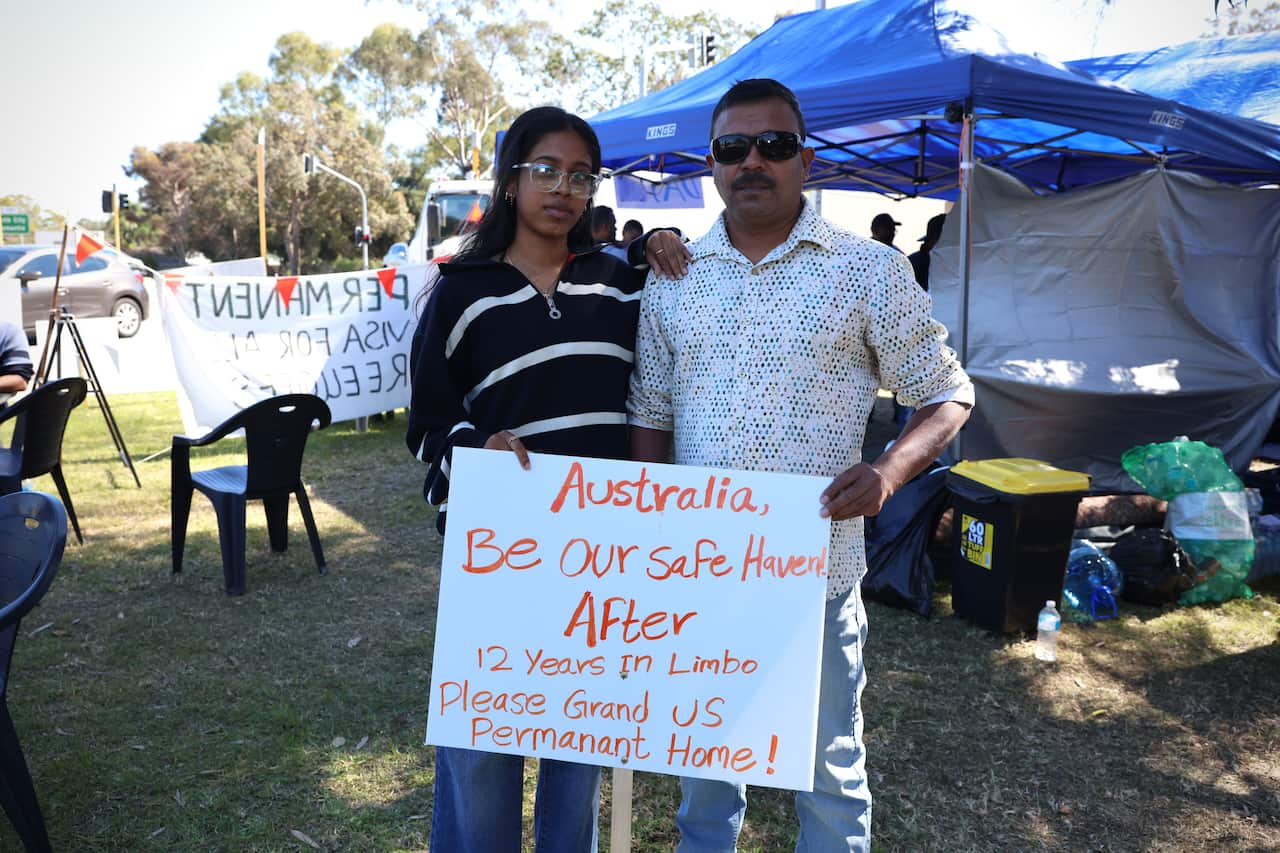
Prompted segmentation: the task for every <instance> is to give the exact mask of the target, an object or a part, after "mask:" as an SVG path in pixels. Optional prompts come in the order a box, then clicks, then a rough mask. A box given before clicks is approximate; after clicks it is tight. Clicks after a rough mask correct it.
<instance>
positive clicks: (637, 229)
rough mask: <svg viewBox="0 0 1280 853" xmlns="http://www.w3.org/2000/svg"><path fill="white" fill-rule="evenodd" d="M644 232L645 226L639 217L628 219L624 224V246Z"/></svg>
mask: <svg viewBox="0 0 1280 853" xmlns="http://www.w3.org/2000/svg"><path fill="white" fill-rule="evenodd" d="M643 233H644V226H643V225H641V224H640V220H638V219H628V220H627V221H626V223H625V224H624V225H623V226H622V246H623V248H626V247H627V246H630V245H631V243H632V241H633V240H635V239H636V238H637V237H639V236H640V235H641V234H643Z"/></svg>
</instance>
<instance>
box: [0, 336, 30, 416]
mask: <svg viewBox="0 0 1280 853" xmlns="http://www.w3.org/2000/svg"><path fill="white" fill-rule="evenodd" d="M34 373H35V365H33V364H32V363H31V353H30V352H29V351H28V350H27V333H26V332H24V331H22V328H21V327H20V326H18V325H17V324H16V323H10V322H9V321H8V320H0V408H3V407H4V406H5V404H6V403H8V402H9V399H10V398H11V397H13V395H14V394H20V393H22V392H23V391H25V390H27V384H28V383H29V382H30V381H31V376H32V374H34Z"/></svg>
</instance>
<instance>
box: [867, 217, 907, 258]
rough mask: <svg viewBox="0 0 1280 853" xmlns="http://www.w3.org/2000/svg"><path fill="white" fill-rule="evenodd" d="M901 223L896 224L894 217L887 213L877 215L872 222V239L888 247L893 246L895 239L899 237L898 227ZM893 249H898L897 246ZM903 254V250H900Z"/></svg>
mask: <svg viewBox="0 0 1280 853" xmlns="http://www.w3.org/2000/svg"><path fill="white" fill-rule="evenodd" d="M901 224H902V223H901V222H895V221H894V219H893V217H892V216H890V215H889V214H887V213H877V214H876V215H875V217H874V218H873V219H872V220H871V239H872V240H879V241H880V242H881V243H884V244H885V245H886V246H893V238H894V237H896V236H897V235H898V226H899V225H901ZM893 248H895V249H898V247H897V246H893ZM898 251H899V252H901V251H902V250H901V249H898Z"/></svg>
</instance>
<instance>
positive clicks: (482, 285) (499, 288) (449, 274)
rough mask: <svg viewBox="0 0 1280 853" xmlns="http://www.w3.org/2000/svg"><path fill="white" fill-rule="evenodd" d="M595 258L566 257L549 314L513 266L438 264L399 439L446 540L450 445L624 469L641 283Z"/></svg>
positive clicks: (632, 273) (417, 336) (416, 340)
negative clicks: (421, 466) (504, 433)
mask: <svg viewBox="0 0 1280 853" xmlns="http://www.w3.org/2000/svg"><path fill="white" fill-rule="evenodd" d="M645 272H647V270H644V271H641V270H636V269H632V268H630V267H627V266H626V265H624V264H623V263H622V262H620V261H619V260H617V259H616V258H613V257H611V256H609V255H606V254H604V253H603V252H600V251H599V250H598V249H597V250H592V251H588V252H584V253H582V254H578V255H574V256H571V257H570V259H569V261H568V263H567V264H566V265H565V268H564V269H563V270H562V271H561V273H560V281H559V284H558V285H557V286H556V291H555V293H554V294H553V299H554V303H555V310H556V311H558V312H559V314H560V317H559V318H553V317H552V316H551V313H552V306H551V305H550V304H549V303H548V301H547V299H546V298H544V297H543V296H542V294H540V293H539V292H538V291H537V290H536V289H535V288H534V287H533V285H532V284H530V283H529V281H528V279H526V278H525V277H524V275H523V274H522V273H521V272H520V271H519V270H517V269H516V268H515V267H513V266H511V265H509V264H506V263H502V262H498V261H493V260H488V259H474V260H468V261H462V262H458V263H445V264H442V265H441V266H440V278H439V279H438V280H437V282H436V285H435V287H434V288H433V290H432V292H431V296H430V298H429V299H428V300H427V305H426V310H425V311H424V312H423V315H422V319H421V320H420V321H419V322H418V328H417V331H416V332H415V333H414V336H413V347H412V350H411V353H410V365H411V372H410V381H411V382H412V385H413V395H412V399H411V402H410V405H409V427H408V433H407V434H406V436H405V440H406V443H407V444H408V445H409V451H410V452H411V453H413V454H414V455H415V456H417V457H418V459H419V460H421V461H422V462H425V463H427V464H428V465H429V466H430V467H429V469H428V471H427V476H426V482H425V483H424V485H423V495H424V497H425V498H426V499H427V502H428V503H430V504H433V505H435V506H437V507H439V510H440V511H439V516H438V518H437V522H436V527H437V528H438V529H439V530H440V532H441V533H443V532H444V525H445V514H446V510H447V509H448V495H449V464H450V458H451V456H452V451H453V448H454V447H458V446H462V447H480V446H482V445H483V444H484V442H485V440H486V439H487V438H488V437H489V436H490V435H492V434H493V433H495V432H498V431H499V430H504V429H506V430H510V431H511V432H513V433H515V434H516V435H517V436H519V438H520V440H521V441H522V442H524V444H525V446H526V447H527V448H528V449H529V450H532V451H537V452H541V453H561V454H569V455H574V456H595V457H601V458H607V459H625V458H627V455H628V445H627V407H626V403H627V381H628V378H629V377H630V375H631V365H632V362H633V360H634V355H635V340H636V324H637V322H638V319H639V313H640V292H641V289H642V288H643V286H644V274H645Z"/></svg>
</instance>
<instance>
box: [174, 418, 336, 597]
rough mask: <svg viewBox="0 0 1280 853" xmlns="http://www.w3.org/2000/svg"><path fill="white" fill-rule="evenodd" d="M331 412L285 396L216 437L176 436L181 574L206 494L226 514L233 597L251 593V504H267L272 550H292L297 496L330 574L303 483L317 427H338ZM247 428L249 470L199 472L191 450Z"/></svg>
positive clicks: (227, 574) (221, 428)
mask: <svg viewBox="0 0 1280 853" xmlns="http://www.w3.org/2000/svg"><path fill="white" fill-rule="evenodd" d="M330 419H331V416H330V414H329V407H328V406H327V405H325V402H324V400H321V399H320V398H319V397H316V396H314V395H312V394H284V395H282V396H279V397H272V398H271V399H269V400H263V401H262V402H260V403H255V404H253V405H252V406H250V407H249V408H247V409H245V410H243V411H241V412H239V413H238V414H236V415H233V416H232V417H230V418H227V419H226V420H225V421H223V422H222V423H221V424H219V425H218V426H216V427H214V429H213V431H212V432H210V433H209V434H208V435H205V436H201V437H200V438H189V437H188V436H185V435H175V436H174V437H173V468H172V471H173V571H174V574H177V573H178V572H180V571H182V552H183V550H184V549H185V547H186V539H187V517H188V516H189V515H190V514H191V494H192V490H193V489H199V490H200V491H201V492H202V493H203V494H204V495H205V496H206V497H208V498H209V500H210V501H212V502H213V508H214V510H215V511H216V512H217V514H218V539H219V541H220V542H221V544H222V574H223V577H224V580H225V582H226V589H227V595H244V546H245V520H244V515H245V503H246V502H247V501H251V500H261V501H262V504H263V507H264V508H265V510H266V513H267V536H268V538H269V539H270V540H271V550H273V551H284V550H285V549H286V548H288V545H289V526H288V522H289V495H291V494H292V495H293V496H294V497H295V498H297V499H298V509H299V510H301V512H302V520H303V521H304V522H305V523H306V525H307V536H308V537H309V538H310V540H311V551H312V553H313V554H315V558H316V566H317V567H318V568H319V570H320V573H321V574H323V573H324V572H325V570H326V566H325V563H324V552H323V551H322V550H321V549H320V534H319V533H317V532H316V522H315V518H314V517H313V516H312V515H311V503H310V502H309V501H308V500H307V490H306V488H305V487H304V486H303V484H302V451H303V450H304V449H305V448H306V444H307V435H308V434H310V432H311V428H312V424H313V423H316V422H318V423H319V428H321V429H323V428H324V427H327V426H328V425H329V423H330ZM239 429H243V430H244V437H245V450H246V453H247V455H248V463H249V464H248V465H233V466H227V467H224V468H212V469H210V470H207V471H195V472H192V470H191V448H193V447H205V446H207V445H210V444H213V443H214V442H215V441H217V440H218V439H220V438H223V437H225V436H226V435H228V434H229V433H232V432H235V431H236V430H239Z"/></svg>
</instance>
